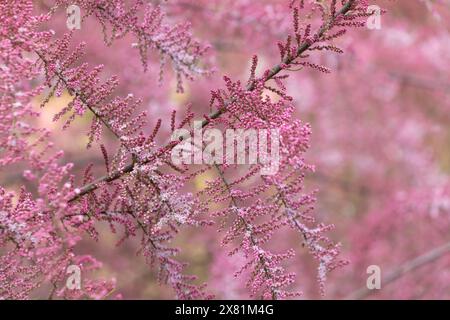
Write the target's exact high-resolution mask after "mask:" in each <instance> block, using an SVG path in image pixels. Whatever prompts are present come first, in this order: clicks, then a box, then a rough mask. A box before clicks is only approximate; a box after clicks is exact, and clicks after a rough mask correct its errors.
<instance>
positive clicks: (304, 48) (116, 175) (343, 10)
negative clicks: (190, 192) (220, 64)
mask: <svg viewBox="0 0 450 320" xmlns="http://www.w3.org/2000/svg"><path fill="white" fill-rule="evenodd" d="M355 1H356V0H349V1H348V2H347V3H346V4H345V5H344V6H343V7H342V8H341V9H340V10H339V11H338V12H337V13H336V14H335V15H334V16H333V17H331V18H330V20H329V21H327V22H326V23H324V24H323V25H322V27H321V28H320V29H319V31H318V32H317V34H316V39H317V40H318V39H320V38H321V37H323V36H324V35H325V33H326V32H327V31H328V30H330V29H331V27H332V26H333V24H334V22H335V21H336V19H337V18H338V17H340V16H342V15H345V14H347V13H348V12H349V11H350V10H351V9H352V7H353V4H354V3H355ZM313 44H314V41H312V42H304V43H303V44H302V45H301V46H299V47H298V49H297V51H296V53H295V55H292V56H291V55H287V56H286V57H285V58H284V59H283V60H282V61H281V62H280V63H279V64H277V65H275V66H274V67H273V68H272V69H270V71H269V73H268V74H267V75H266V77H265V78H264V82H267V81H269V80H271V79H272V78H273V77H275V76H276V75H277V74H278V73H280V72H281V71H282V70H283V66H285V65H290V64H292V63H293V62H294V60H296V59H297V58H299V57H300V56H301V55H302V54H303V53H304V52H306V51H307V50H308V49H309V48H310V47H311V46H312V45H313ZM254 89H255V84H254V83H250V84H249V85H247V87H246V90H247V91H253V90H254ZM230 103H233V100H231V101H228V102H225V107H224V108H221V109H218V110H216V111H215V112H213V113H211V114H210V115H209V116H208V118H207V119H203V120H202V121H201V124H200V128H204V127H205V126H207V125H208V124H209V123H210V122H211V120H214V119H217V118H219V117H220V116H221V115H222V114H224V113H226V112H227V109H226V107H227V106H228V105H229V104H230ZM186 138H187V137H180V139H179V141H178V142H176V143H175V144H174V143H173V142H171V143H168V144H167V145H166V146H165V147H164V148H162V150H165V151H168V150H170V149H172V148H173V147H175V145H176V144H178V143H179V142H181V141H183V140H185V139H186ZM154 159H155V156H152V157H151V158H149V159H147V160H145V161H144V162H143V163H142V164H146V163H149V162H151V161H153V160H154ZM134 167H135V163H131V164H129V165H127V166H126V167H124V168H122V169H120V170H116V171H114V172H112V173H111V174H109V175H105V176H103V177H100V178H98V179H96V180H95V181H93V182H91V183H89V184H87V185H85V186H83V187H81V188H80V192H79V193H78V194H77V195H75V196H74V197H73V198H71V199H70V200H69V202H73V201H75V200H77V199H79V198H81V197H82V196H84V195H86V194H88V193H90V192H92V191H94V190H96V189H97V188H98V186H99V184H101V183H105V182H106V183H107V182H112V181H115V180H117V179H119V178H120V177H122V176H123V175H125V174H128V173H130V172H132V171H133V169H134Z"/></svg>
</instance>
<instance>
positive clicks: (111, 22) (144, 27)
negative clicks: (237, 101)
mask: <svg viewBox="0 0 450 320" xmlns="http://www.w3.org/2000/svg"><path fill="white" fill-rule="evenodd" d="M129 2H131V4H130V3H129ZM56 3H57V5H59V6H61V5H73V4H77V5H80V6H81V7H82V8H83V9H84V10H85V11H86V12H85V14H84V18H86V17H88V16H94V17H95V18H96V19H97V20H98V21H99V23H100V24H101V26H102V29H103V33H104V38H105V42H106V43H107V44H111V43H112V42H113V41H115V40H118V39H120V38H123V37H125V36H126V35H127V34H129V33H131V34H132V35H133V36H134V38H135V39H136V41H137V42H135V43H133V44H132V46H133V47H135V48H137V49H138V50H139V54H140V56H141V60H142V65H143V66H144V69H147V66H148V63H147V59H148V54H149V51H150V50H154V51H156V52H157V53H158V55H159V60H160V68H161V70H160V81H162V77H163V69H164V66H165V64H166V62H167V61H169V62H170V63H171V64H172V67H173V69H174V71H175V73H176V77H177V91H179V92H183V79H187V80H193V79H194V76H195V75H207V74H210V73H211V70H208V69H203V68H202V67H200V66H199V62H200V59H202V58H203V57H204V55H205V54H206V51H207V50H208V49H209V46H208V45H203V44H201V43H200V42H199V41H197V40H195V39H194V38H193V36H192V32H191V26H190V24H189V23H187V22H186V23H178V24H175V25H170V24H168V23H166V21H165V15H164V13H163V12H162V10H161V8H160V7H159V6H153V5H152V4H150V3H148V2H147V1H144V0H134V1H126V0H114V1H106V0H77V1H71V0H70V1H69V0H58V1H56ZM142 12H143V18H142V19H141V13H142Z"/></svg>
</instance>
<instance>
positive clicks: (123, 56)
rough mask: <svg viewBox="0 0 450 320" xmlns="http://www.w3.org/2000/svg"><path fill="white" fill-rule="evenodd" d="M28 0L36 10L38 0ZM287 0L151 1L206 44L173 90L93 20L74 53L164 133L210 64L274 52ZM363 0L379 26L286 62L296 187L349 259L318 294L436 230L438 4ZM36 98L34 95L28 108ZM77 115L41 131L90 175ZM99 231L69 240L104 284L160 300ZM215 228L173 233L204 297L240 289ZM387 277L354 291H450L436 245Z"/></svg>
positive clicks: (305, 281) (443, 132)
mask: <svg viewBox="0 0 450 320" xmlns="http://www.w3.org/2000/svg"><path fill="white" fill-rule="evenodd" d="M35 2H36V8H37V10H46V9H47V8H48V6H49V5H50V4H49V2H50V1H35ZM287 2H288V1H281V0H271V1H270V0H258V1H254V0H253V1H250V0H248V1H247V0H170V1H167V2H166V1H160V3H159V4H160V5H161V6H162V7H163V9H164V10H165V11H166V12H167V13H168V19H170V20H174V21H183V20H189V21H191V22H192V25H193V28H194V32H195V36H196V37H197V38H199V39H202V40H204V41H207V42H209V43H210V44H211V46H212V48H211V50H210V53H209V56H208V59H209V61H205V62H204V63H205V64H210V65H215V66H216V69H217V70H216V72H215V73H214V74H213V75H212V76H210V77H208V78H198V79H197V80H196V81H195V82H189V83H186V84H185V87H186V90H185V93H183V94H178V93H176V80H175V79H174V77H173V75H171V73H170V70H167V72H166V75H165V78H164V81H163V85H162V86H158V72H159V65H158V64H159V62H158V61H157V59H156V58H155V59H153V60H152V59H151V60H150V61H151V64H150V68H149V71H148V72H147V73H144V72H142V66H141V62H140V59H139V55H138V54H137V52H136V49H133V48H132V47H131V46H130V41H129V39H127V38H125V39H123V40H121V41H118V42H116V43H115V44H114V45H113V46H112V47H107V46H106V45H105V44H104V42H103V36H102V33H101V30H100V28H99V27H98V24H97V23H96V22H94V21H91V20H89V19H88V20H87V21H84V22H83V23H82V26H81V30H79V31H76V32H75V41H74V42H75V43H76V42H77V41H80V40H84V41H87V42H88V47H87V48H88V49H87V50H88V53H87V55H86V57H85V58H84V59H85V60H86V61H89V62H91V63H93V64H100V63H102V64H104V65H105V76H107V75H112V74H117V75H119V78H120V82H121V85H120V89H119V91H120V92H119V94H125V95H126V94H128V93H129V92H133V94H134V95H135V96H137V97H140V98H142V99H143V100H144V104H143V105H144V108H146V109H147V110H148V112H149V115H150V116H149V119H150V121H149V122H150V124H151V125H154V124H155V123H156V121H157V119H158V118H162V119H165V120H166V121H165V122H166V124H165V125H166V127H164V126H163V132H164V130H167V125H170V120H169V119H170V113H171V112H172V110H173V109H176V110H180V111H182V110H184V109H185V108H186V104H187V103H192V104H193V106H194V111H195V112H197V114H199V115H201V114H203V113H207V112H208V104H209V103H208V102H209V99H210V96H209V92H210V90H212V89H216V88H219V87H223V80H222V77H223V75H228V76H230V77H232V78H233V79H242V80H245V79H247V77H248V72H249V68H250V63H251V57H252V55H253V54H258V55H259V57H260V61H261V62H262V66H260V68H259V69H258V70H262V68H263V67H269V66H270V65H272V64H274V63H276V62H277V60H278V53H277V47H276V42H277V41H278V40H280V39H281V38H282V37H283V35H284V34H285V33H286V32H285V30H287V29H288V28H289V27H290V21H286V19H285V12H286V10H287V5H286V3H287ZM373 2H374V4H377V5H379V6H380V7H382V8H383V9H386V13H385V14H384V15H383V16H382V20H381V21H382V25H381V29H380V30H369V29H361V30H356V31H355V30H353V31H351V32H350V33H349V34H348V35H346V36H345V37H343V38H342V39H340V40H339V41H337V44H338V45H339V46H340V47H341V48H343V49H344V51H345V53H344V54H342V55H334V54H331V53H323V54H322V55H316V56H314V57H313V59H314V60H315V61H316V62H317V63H320V64H323V65H326V66H328V67H329V68H331V70H332V73H331V74H323V73H320V72H318V71H316V70H307V69H304V70H300V71H299V72H296V73H292V74H291V77H292V79H291V80H290V81H289V82H288V83H289V93H290V94H291V95H292V96H293V97H294V100H295V104H296V114H297V117H298V118H299V119H302V120H303V121H306V122H309V123H310V124H311V126H312V130H313V135H312V141H311V147H310V149H309V150H308V152H307V154H306V158H307V161H308V162H309V163H310V164H313V165H315V167H316V171H315V172H314V173H311V174H309V175H308V177H307V187H308V190H315V189H317V190H318V194H317V199H318V200H317V205H316V209H315V215H316V216H317V217H318V220H320V221H325V222H327V223H333V224H335V225H336V229H335V230H334V231H332V232H331V234H330V235H331V237H332V238H333V239H334V240H336V241H339V242H341V243H342V256H343V258H345V259H347V260H349V262H350V263H349V265H348V266H346V267H344V268H342V269H339V270H337V271H335V272H333V273H332V274H331V275H330V277H329V279H328V282H327V288H326V292H327V295H326V298H328V299H341V298H346V297H351V296H352V294H353V295H354V294H355V292H356V290H358V289H360V288H361V287H365V284H366V279H367V276H368V274H367V273H366V269H367V267H368V266H370V265H377V266H380V268H381V271H382V276H383V277H386V276H388V275H390V274H391V275H392V272H396V271H399V270H401V269H399V268H400V267H402V266H405V263H406V265H408V262H410V261H411V259H414V258H416V257H418V256H420V255H422V254H424V253H427V252H429V251H430V250H432V249H434V248H438V247H441V246H443V245H445V244H447V243H449V241H450V180H449V174H450V72H449V71H450V34H449V31H450V1H446V0H441V1H439V0H436V1H432V0H423V1H420V0H399V1H387V0H386V1H376V0H374V1H373ZM153 3H155V4H156V3H158V1H153ZM49 27H51V28H53V29H54V30H55V31H56V32H57V34H58V35H61V34H63V33H64V32H67V27H66V24H65V16H64V12H60V13H59V18H58V19H55V20H53V22H52V25H50V26H49ZM42 99H43V97H37V98H36V99H35V100H36V101H35V103H36V107H38V106H39V105H40V103H41V101H42ZM69 101H70V96H69V95H68V94H67V93H66V94H63V96H62V97H60V98H55V99H52V100H51V101H50V103H49V105H48V107H47V108H45V109H43V110H41V113H42V116H41V117H40V119H39V121H40V123H39V125H40V126H42V127H46V128H49V129H51V130H52V131H54V132H58V131H59V130H60V128H61V125H62V124H61V122H56V123H55V122H53V121H52V118H53V115H54V114H55V113H56V112H57V111H58V110H60V109H61V108H62V107H63V106H64V105H66V104H67V103H68V102H69ZM90 120H91V119H90V118H89V116H88V115H86V116H85V117H84V118H82V119H77V120H76V121H75V123H74V124H73V126H72V127H71V128H69V129H68V130H67V132H65V133H64V134H54V135H53V138H52V139H53V141H55V143H56V145H57V147H58V148H60V149H63V150H64V151H65V160H67V161H70V162H73V163H74V164H75V170H76V171H77V170H78V171H80V172H82V170H84V168H85V167H86V165H87V164H89V163H94V164H95V166H94V168H95V172H96V173H97V174H103V173H104V168H103V158H102V156H101V152H100V150H99V149H93V150H89V151H87V150H86V149H85V146H86V142H87V138H86V132H87V130H88V126H89V124H90ZM160 137H161V139H163V137H164V135H160ZM106 141H108V143H109V144H110V146H111V148H113V147H114V145H115V143H116V142H115V141H114V138H113V137H108V136H107V137H106ZM161 141H162V140H161ZM22 170H23V168H20V167H16V168H14V170H10V171H8V172H7V173H6V174H4V175H2V177H1V181H2V185H4V186H5V187H6V188H7V189H15V188H18V187H19V186H20V185H22V184H25V185H27V183H28V182H27V181H26V180H25V179H24V178H22ZM208 178H211V177H209V176H208V174H206V175H202V176H199V177H197V178H196V179H195V181H194V182H193V183H192V186H191V187H192V189H193V190H196V189H197V190H198V189H201V188H202V187H203V186H204V181H205V180H206V179H208ZM30 187H31V186H30ZM99 230H100V239H99V241H98V242H95V241H93V240H90V239H89V238H86V239H85V240H83V242H82V244H81V245H80V246H79V248H78V250H79V251H80V253H83V252H86V253H92V254H93V255H94V256H95V257H96V258H98V260H100V261H102V262H103V264H104V265H103V268H102V269H101V271H99V274H98V276H105V277H114V278H116V281H117V292H120V293H121V294H122V296H123V298H126V299H131V298H134V299H161V298H163V299H164V298H171V297H172V292H171V290H170V289H169V288H166V287H165V286H164V285H163V286H161V285H159V284H158V283H157V281H156V275H155V273H154V272H153V271H152V270H151V269H150V268H149V267H148V266H147V265H146V264H145V262H144V261H143V259H142V257H140V256H139V255H137V254H136V248H137V245H136V243H133V241H127V242H125V243H124V244H123V245H122V246H119V247H117V246H116V242H117V240H118V237H116V236H115V235H112V234H111V233H110V232H109V229H108V227H107V226H101V225H100V226H99ZM102 230H104V232H101V231H102ZM221 237H222V235H221V234H218V233H217V231H215V229H211V230H209V231H203V232H198V230H185V231H184V232H183V233H182V234H180V235H179V237H178V239H177V243H176V245H177V246H179V247H180V248H181V249H182V250H181V252H182V253H181V256H180V258H181V259H182V260H184V261H189V263H190V265H189V268H188V269H187V272H189V273H192V274H196V275H198V276H199V277H200V279H199V281H202V282H203V281H206V282H207V283H208V284H209V288H210V290H211V291H213V292H214V293H215V294H216V297H217V298H223V299H232V298H248V294H247V291H246V290H245V288H244V286H243V283H242V281H241V280H240V279H236V278H234V277H233V271H232V270H237V269H238V268H239V265H240V261H238V259H236V258H229V257H227V250H226V249H224V248H222V247H220V239H221ZM277 241H278V242H279V245H282V246H286V245H287V246H290V247H294V248H296V249H297V252H298V253H299V254H298V255H297V256H296V258H295V262H294V263H292V265H291V267H290V268H291V269H292V270H295V271H297V273H298V281H297V283H298V288H299V289H300V290H302V291H303V292H304V293H305V294H304V298H307V299H311V298H320V295H319V289H318V284H317V281H316V264H315V261H313V259H311V257H310V256H309V255H308V254H307V253H306V252H304V254H303V251H302V248H301V244H300V243H299V239H298V237H297V236H295V235H294V234H289V233H286V234H285V235H283V237H279V238H277ZM400 274H401V277H399V278H398V279H395V280H394V281H390V282H385V283H384V282H383V283H382V289H381V290H377V291H376V292H370V293H369V295H367V297H366V296H365V295H363V296H361V298H362V297H365V298H371V299H377V298H385V299H386V298H387V299H424V298H437V299H449V298H450V253H448V254H447V255H445V254H443V255H441V256H439V258H437V259H435V260H433V261H431V262H429V263H426V264H424V265H423V266H421V267H420V268H417V269H414V270H412V271H408V272H405V273H404V274H402V273H400ZM36 297H37V298H39V296H38V295H37V296H36ZM353 297H355V296H353Z"/></svg>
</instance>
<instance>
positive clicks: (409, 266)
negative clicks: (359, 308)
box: [345, 242, 450, 300]
mask: <svg viewBox="0 0 450 320" xmlns="http://www.w3.org/2000/svg"><path fill="white" fill-rule="evenodd" d="M449 253H450V242H447V243H446V244H444V245H443V246H441V247H438V248H434V249H432V250H430V251H428V252H427V253H424V254H423V255H421V256H418V257H416V258H414V259H412V260H409V261H407V262H405V263H404V264H402V265H401V266H400V267H399V268H397V269H395V270H393V271H391V272H389V273H388V274H387V275H386V277H384V278H382V280H381V284H382V286H386V285H388V284H390V283H392V282H394V281H396V280H398V279H399V278H401V277H403V276H404V275H406V274H407V273H409V272H412V271H414V270H416V269H419V268H420V267H423V266H425V265H427V264H429V263H432V262H434V261H436V260H438V259H439V258H441V257H443V256H444V255H446V254H449ZM376 291H377V290H370V289H368V288H367V287H362V288H360V289H358V290H356V291H355V292H353V293H351V294H350V295H348V296H347V297H346V298H345V299H347V300H359V299H364V298H366V297H368V296H370V295H371V294H373V293H375V292H376Z"/></svg>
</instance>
